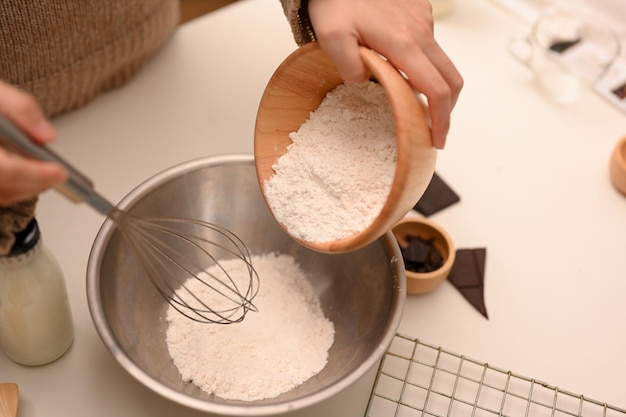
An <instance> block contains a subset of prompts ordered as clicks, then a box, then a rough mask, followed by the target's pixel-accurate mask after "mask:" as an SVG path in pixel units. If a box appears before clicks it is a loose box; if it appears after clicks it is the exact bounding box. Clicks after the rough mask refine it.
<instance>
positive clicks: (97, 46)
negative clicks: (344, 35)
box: [0, 0, 314, 255]
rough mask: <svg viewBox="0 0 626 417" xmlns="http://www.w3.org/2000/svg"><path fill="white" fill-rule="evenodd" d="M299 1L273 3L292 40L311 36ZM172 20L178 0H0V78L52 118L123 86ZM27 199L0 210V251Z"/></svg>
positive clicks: (27, 215) (26, 209)
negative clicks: (25, 93) (28, 95)
mask: <svg viewBox="0 0 626 417" xmlns="http://www.w3.org/2000/svg"><path fill="white" fill-rule="evenodd" d="M305 1H306V0H302V3H301V0H281V3H282V6H283V10H284V12H285V16H286V17H287V19H288V21H289V23H290V25H291V28H292V31H293V34H294V39H295V41H296V43H297V44H298V45H301V44H302V43H304V42H308V41H311V40H313V39H314V35H313V31H312V29H311V26H310V24H309V21H308V13H306V7H305V6H306V3H305ZM301 6H303V7H302V10H301ZM178 21H179V4H178V0H37V1H25V0H0V79H2V80H4V81H6V82H8V83H10V84H13V85H15V86H18V87H20V88H22V89H24V90H26V91H28V92H30V93H32V94H33V95H34V96H35V97H36V98H37V100H39V102H40V103H41V105H42V107H43V109H44V112H45V114H46V115H47V116H48V117H52V116H56V115H59V114H62V113H65V112H68V111H70V110H73V109H76V108H78V107H81V106H83V105H85V104H87V103H88V102H89V101H91V100H92V99H93V98H95V97H96V96H97V95H98V94H99V93H101V92H103V91H106V90H109V89H112V88H116V87H120V86H122V85H124V84H125V83H126V82H127V81H128V80H129V79H131V78H132V77H133V75H135V74H136V73H137V72H138V71H139V70H140V69H141V67H142V66H143V65H144V64H145V63H146V62H147V61H148V60H149V59H150V57H151V56H152V55H153V54H154V53H155V52H156V51H157V50H158V49H159V48H160V47H161V46H162V45H163V44H164V43H165V42H166V41H167V40H168V39H169V38H170V36H171V35H172V33H173V32H174V30H175V28H176V27H177V25H178ZM35 203H36V200H32V201H29V202H24V203H21V204H17V205H15V206H13V207H0V255H2V254H6V253H8V251H9V250H10V248H11V246H12V245H13V242H14V233H16V232H19V231H20V230H22V229H23V228H24V227H25V226H26V224H28V222H29V220H30V219H31V218H32V217H33V216H34V214H35V207H36V204H35Z"/></svg>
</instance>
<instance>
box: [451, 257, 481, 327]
mask: <svg viewBox="0 0 626 417" xmlns="http://www.w3.org/2000/svg"><path fill="white" fill-rule="evenodd" d="M486 258H487V249H486V248H477V249H457V251H456V257H455V260H454V264H453V265H452V270H451V271H450V276H449V277H448V281H450V282H451V283H452V285H454V287H455V288H456V289H457V290H459V292H460V293H461V295H463V297H465V299H466V300H467V301H469V303H470V304H471V305H472V306H474V308H475V309H476V310H478V311H479V312H480V314H482V315H483V316H485V318H487V319H489V316H488V315H487V307H486V306H485V294H484V290H485V261H486Z"/></svg>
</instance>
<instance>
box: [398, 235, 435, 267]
mask: <svg viewBox="0 0 626 417" xmlns="http://www.w3.org/2000/svg"><path fill="white" fill-rule="evenodd" d="M406 240H407V243H408V244H407V246H406V247H401V248H400V251H401V252H402V258H403V259H404V267H405V268H406V269H407V270H408V271H411V272H431V271H435V270H437V269H439V268H441V266H442V265H443V256H441V252H439V250H438V249H437V248H436V247H435V245H434V241H435V239H433V238H431V239H424V238H422V237H420V236H411V235H407V236H406Z"/></svg>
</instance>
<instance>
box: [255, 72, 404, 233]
mask: <svg viewBox="0 0 626 417" xmlns="http://www.w3.org/2000/svg"><path fill="white" fill-rule="evenodd" d="M290 138H291V140H292V142H293V143H292V144H291V145H289V147H288V148H287V152H286V153H285V154H284V155H283V156H281V157H280V158H278V160H277V161H276V163H275V164H274V166H273V169H274V172H275V175H273V176H272V177H271V178H270V179H269V180H268V181H266V182H265V184H264V194H265V198H266V200H267V202H268V205H269V206H270V209H271V210H272V213H273V215H274V217H275V218H276V220H277V221H278V222H279V223H281V224H282V225H283V226H285V227H286V228H287V230H288V231H289V233H290V234H291V235H292V236H294V237H296V238H299V239H301V240H304V241H308V242H328V241H333V240H337V239H341V238H345V237H349V236H351V235H353V234H356V233H358V232H360V231H362V230H364V229H365V228H367V227H368V226H369V225H370V224H371V223H372V222H373V221H374V219H375V218H376V217H377V216H378V214H379V213H380V210H381V209H382V207H383V205H384V203H385V200H386V198H387V196H388V194H389V191H390V189H391V184H392V181H393V176H394V173H395V168H396V136H395V127H394V122H393V115H392V112H391V107H390V105H389V102H388V100H387V97H386V96H385V92H384V90H383V87H382V86H381V85H380V84H377V83H375V82H371V81H370V82H367V83H363V84H340V85H339V86H337V87H336V88H335V89H334V90H332V91H330V92H329V93H328V94H327V95H326V97H325V98H324V100H323V101H322V103H321V104H320V105H319V107H318V108H317V109H316V110H315V111H313V112H311V114H310V116H309V119H307V120H306V121H305V122H304V123H303V124H302V126H301V127H300V128H299V130H298V131H297V132H293V133H291V135H290Z"/></svg>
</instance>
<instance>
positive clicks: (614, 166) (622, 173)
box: [609, 136, 626, 196]
mask: <svg viewBox="0 0 626 417" xmlns="http://www.w3.org/2000/svg"><path fill="white" fill-rule="evenodd" d="M609 174H610V176H611V182H612V183H613V186H614V187H615V188H616V189H617V190H618V191H619V192H620V193H622V194H624V195H625V196H626V136H624V137H623V138H622V139H621V140H620V141H619V142H617V144H616V145H615V148H614V150H613V153H612V154H611V161H610V163H609Z"/></svg>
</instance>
